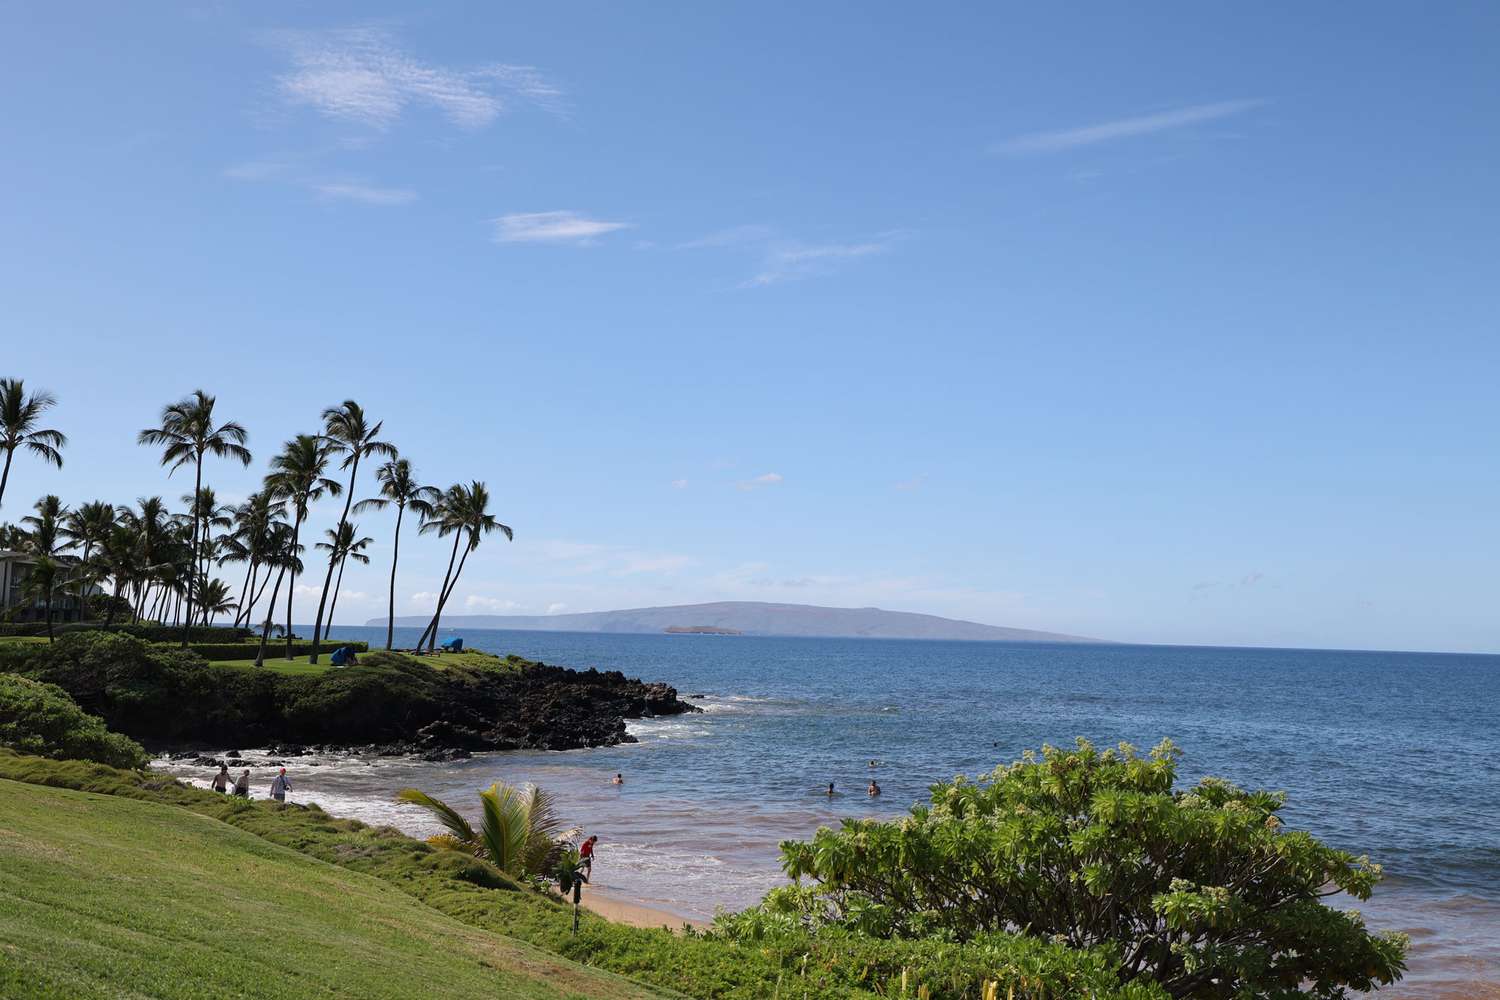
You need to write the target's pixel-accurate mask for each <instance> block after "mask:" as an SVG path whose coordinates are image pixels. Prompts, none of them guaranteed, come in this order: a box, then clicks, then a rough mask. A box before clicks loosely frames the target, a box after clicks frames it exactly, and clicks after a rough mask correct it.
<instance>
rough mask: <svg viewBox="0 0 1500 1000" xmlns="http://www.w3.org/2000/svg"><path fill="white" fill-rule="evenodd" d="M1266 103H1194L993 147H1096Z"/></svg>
mask: <svg viewBox="0 0 1500 1000" xmlns="http://www.w3.org/2000/svg"><path fill="white" fill-rule="evenodd" d="M1264 103H1265V101H1263V100H1243V101H1219V102H1217V103H1214V104H1194V105H1191V106H1189V107H1185V108H1174V109H1173V110H1171V111H1160V112H1157V113H1155V114H1149V115H1138V116H1136V117H1133V118H1119V119H1116V120H1115V121H1109V122H1101V123H1099V124H1097V125H1087V126H1084V127H1083V128H1071V129H1061V130H1059V131H1056V132H1033V133H1031V134H1029V135H1021V136H1017V137H1016V138H1014V139H1008V140H1006V141H1005V142H1001V143H996V144H995V145H994V146H993V147H991V151H992V152H996V153H1057V152H1062V151H1064V150H1069V149H1077V148H1079V147H1081V146H1094V145H1098V144H1099V143H1102V142H1112V141H1114V140H1116V139H1129V138H1132V137H1134V136H1141V135H1151V134H1153V133H1156V132H1166V131H1169V130H1171V129H1179V128H1186V127H1187V126H1189V125H1198V124H1202V123H1204V122H1211V121H1217V120H1219V119H1221V118H1229V117H1231V116H1233V115H1239V114H1244V113H1245V112H1246V111H1251V110H1253V109H1255V108H1258V107H1260V106H1261V105H1263V104H1264Z"/></svg>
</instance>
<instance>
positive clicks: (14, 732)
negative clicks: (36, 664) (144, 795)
mask: <svg viewBox="0 0 1500 1000" xmlns="http://www.w3.org/2000/svg"><path fill="white" fill-rule="evenodd" d="M0 746H3V747H10V748H11V749H13V750H15V751H17V752H18V753H27V754H40V755H42V756H44V757H57V758H63V759H68V760H92V761H96V762H98V763H100V764H108V765H110V766H111V767H123V768H139V767H145V766H146V763H147V761H148V760H150V758H149V757H148V756H147V755H146V751H144V750H142V749H141V746H140V744H139V743H137V742H135V741H134V740H132V739H130V738H129V737H126V736H122V735H120V734H119V733H112V732H110V731H109V730H108V729H106V728H105V727H104V722H103V721H102V720H100V719H98V718H96V717H94V716H92V715H88V714H86V713H85V712H84V711H83V709H81V708H79V707H78V705H77V703H75V702H74V701H73V699H72V698H70V697H68V694H67V692H65V691H64V690H63V689H62V688H60V687H57V686H56V685H54V684H46V683H43V682H41V681H37V680H31V679H29V678H26V677H20V676H17V675H16V674H10V673H0Z"/></svg>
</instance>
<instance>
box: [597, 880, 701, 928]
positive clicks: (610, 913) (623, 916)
mask: <svg viewBox="0 0 1500 1000" xmlns="http://www.w3.org/2000/svg"><path fill="white" fill-rule="evenodd" d="M580 902H581V903H582V904H583V906H584V907H585V908H587V909H589V910H592V911H593V912H594V913H597V914H599V916H601V917H603V918H604V919H606V920H613V921H614V922H615V923H618V924H628V925H630V926H631V927H665V928H667V929H668V930H671V931H681V930H682V928H683V926H684V925H687V926H691V927H700V928H701V927H707V926H709V923H708V921H706V920H697V919H692V918H689V917H682V916H678V915H677V914H675V913H672V912H670V911H668V910H659V909H656V908H655V907H651V906H646V905H645V904H643V903H637V902H635V901H634V900H631V899H627V898H625V897H622V896H619V895H616V894H614V893H611V892H610V891H609V890H607V889H600V888H595V887H593V886H585V887H584V890H583V897H582V899H581V900H580Z"/></svg>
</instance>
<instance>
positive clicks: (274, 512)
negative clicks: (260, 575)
mask: <svg viewBox="0 0 1500 1000" xmlns="http://www.w3.org/2000/svg"><path fill="white" fill-rule="evenodd" d="M285 523H286V507H285V505H284V504H282V503H280V502H279V501H278V500H277V499H276V498H275V497H273V496H272V495H271V493H270V491H269V490H261V491H260V492H259V493H257V494H255V495H254V496H252V497H251V498H250V499H249V500H246V501H245V502H244V503H242V504H240V506H239V507H237V508H235V511H234V533H233V534H231V535H230V536H229V539H230V546H229V550H228V552H227V554H226V555H225V557H224V558H225V561H228V562H235V561H243V562H246V563H248V564H249V565H247V566H246V567H245V582H244V583H243V584H242V585H241V587H240V601H239V603H240V608H239V613H238V614H236V615H235V617H234V623H235V624H236V625H238V624H239V623H240V618H241V617H242V616H243V618H244V620H245V624H246V625H249V624H250V622H251V621H252V620H253V619H252V618H251V614H252V612H253V610H254V607H255V602H254V600H251V601H249V602H248V603H247V602H246V597H247V596H248V597H254V596H258V592H257V590H256V587H255V584H256V572H257V570H258V569H259V568H260V566H261V564H263V563H264V562H265V561H266V557H267V556H268V555H269V554H270V553H271V552H272V551H274V549H273V547H272V545H271V542H272V538H271V533H272V530H273V526H275V525H285Z"/></svg>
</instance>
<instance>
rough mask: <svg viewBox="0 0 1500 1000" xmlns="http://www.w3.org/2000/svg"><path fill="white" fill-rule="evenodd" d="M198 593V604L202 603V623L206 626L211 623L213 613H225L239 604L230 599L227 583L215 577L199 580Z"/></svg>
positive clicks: (235, 608) (236, 607)
mask: <svg viewBox="0 0 1500 1000" xmlns="http://www.w3.org/2000/svg"><path fill="white" fill-rule="evenodd" d="M198 594H199V597H200V601H199V604H201V605H202V613H203V625H204V627H205V628H207V627H208V626H209V625H211V624H212V623H213V619H214V616H215V615H227V614H229V612H231V611H235V610H237V609H238V608H239V605H238V604H237V603H235V602H234V601H232V600H230V597H231V594H230V591H229V584H227V583H225V582H224V581H223V580H220V579H219V578H217V577H215V578H214V579H212V580H202V581H200V582H199V586H198Z"/></svg>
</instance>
